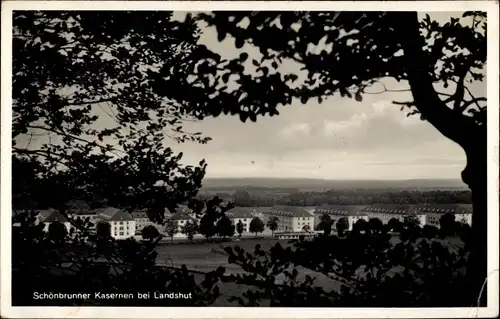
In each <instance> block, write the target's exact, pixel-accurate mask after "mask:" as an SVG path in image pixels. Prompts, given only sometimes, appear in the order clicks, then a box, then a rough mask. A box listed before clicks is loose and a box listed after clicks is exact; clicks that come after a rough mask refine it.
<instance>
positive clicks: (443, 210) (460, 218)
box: [417, 204, 472, 228]
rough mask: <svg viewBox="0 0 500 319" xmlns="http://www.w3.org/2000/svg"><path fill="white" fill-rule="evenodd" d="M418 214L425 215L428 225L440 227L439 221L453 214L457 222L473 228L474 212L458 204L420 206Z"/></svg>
mask: <svg viewBox="0 0 500 319" xmlns="http://www.w3.org/2000/svg"><path fill="white" fill-rule="evenodd" d="M417 209H418V212H419V213H421V214H424V215H425V218H426V222H427V225H431V226H435V227H438V228H439V227H440V226H441V225H440V223H439V220H440V219H441V217H442V216H443V215H445V214H453V215H454V216H455V222H459V223H462V224H468V225H469V226H472V210H471V209H470V208H467V207H464V206H461V205H458V204H442V205H440V204H434V205H432V204H431V205H422V206H419V207H418V208H417Z"/></svg>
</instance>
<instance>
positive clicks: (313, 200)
mask: <svg viewBox="0 0 500 319" xmlns="http://www.w3.org/2000/svg"><path fill="white" fill-rule="evenodd" d="M214 194H215V195H216V196H218V197H220V198H222V199H224V200H227V201H231V202H232V203H233V204H234V205H235V206H242V207H256V206H257V207H258V206H264V207H266V206H267V207H270V206H274V205H289V206H320V205H371V204H375V203H378V204H421V203H428V204H471V203H472V201H471V194H470V191H468V190H455V191H452V190H446V191H445V190H432V191H417V190H411V191H407V190H399V191H397V190H394V191H392V190H391V191H388V190H380V189H361V190H359V189H357V190H344V189H342V190H334V189H332V190H328V191H326V192H294V193H290V194H286V193H285V194H283V191H282V190H281V191H278V192H276V193H275V192H273V190H272V189H270V190H268V191H266V192H251V191H246V190H238V191H235V192H234V193H232V194H231V193H228V192H224V193H222V192H216V193H214ZM209 196H210V195H204V196H200V198H209Z"/></svg>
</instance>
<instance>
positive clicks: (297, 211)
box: [264, 206, 313, 217]
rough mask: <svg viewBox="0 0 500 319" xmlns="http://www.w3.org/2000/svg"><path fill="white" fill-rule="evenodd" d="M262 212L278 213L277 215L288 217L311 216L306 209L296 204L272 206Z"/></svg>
mask: <svg viewBox="0 0 500 319" xmlns="http://www.w3.org/2000/svg"><path fill="white" fill-rule="evenodd" d="M264 214H271V215H278V216H288V217H312V216H313V215H312V214H310V213H309V212H308V211H306V210H305V209H303V208H302V207H296V206H274V207H271V208H270V209H269V210H268V211H267V212H264Z"/></svg>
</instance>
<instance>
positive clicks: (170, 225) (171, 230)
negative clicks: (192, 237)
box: [165, 220, 179, 241]
mask: <svg viewBox="0 0 500 319" xmlns="http://www.w3.org/2000/svg"><path fill="white" fill-rule="evenodd" d="M178 231H179V224H178V223H177V221H176V220H169V221H168V222H167V224H166V225H165V232H166V233H167V235H168V236H170V239H171V240H172V241H173V240H174V235H175V234H177V232H178Z"/></svg>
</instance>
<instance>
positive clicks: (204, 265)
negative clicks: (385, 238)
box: [157, 236, 462, 306]
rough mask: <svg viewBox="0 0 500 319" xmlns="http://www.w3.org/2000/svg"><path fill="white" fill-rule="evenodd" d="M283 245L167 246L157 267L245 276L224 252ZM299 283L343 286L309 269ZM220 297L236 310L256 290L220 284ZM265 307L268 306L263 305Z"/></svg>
mask: <svg viewBox="0 0 500 319" xmlns="http://www.w3.org/2000/svg"><path fill="white" fill-rule="evenodd" d="M391 241H393V242H398V241H399V238H398V237H397V236H394V237H393V238H392V240H391ZM444 242H445V243H448V244H449V246H450V247H451V246H460V245H461V244H462V243H461V241H460V240H459V239H458V238H447V239H445V240H444ZM276 243H280V244H281V245H282V246H287V245H290V244H289V240H277V239H256V240H242V241H238V242H228V243H204V244H183V245H168V246H160V247H157V252H158V258H157V260H158V264H161V265H167V266H174V267H180V266H181V265H183V264H184V265H186V267H187V268H188V269H190V270H195V271H201V272H208V271H212V270H215V269H217V268H218V267H220V266H223V267H225V269H226V273H232V274H238V273H244V270H242V269H241V268H240V267H239V266H237V265H234V264H229V263H228V257H227V255H226V253H225V251H224V247H227V246H231V247H234V246H240V247H241V248H243V249H245V251H247V252H253V249H254V247H255V245H257V244H260V245H261V247H262V249H263V250H264V251H267V250H269V249H270V248H271V246H273V245H275V244H276ZM298 270H299V275H298V280H299V281H302V280H304V279H305V276H306V275H310V276H311V277H313V278H314V277H315V278H316V281H315V284H316V285H318V286H321V287H323V288H324V289H325V290H327V291H328V290H339V289H340V283H339V282H337V281H335V280H332V279H330V278H328V277H326V276H324V275H322V274H318V273H316V272H313V271H311V270H309V269H304V268H298ZM203 277H204V276H203V275H202V274H199V275H198V274H197V275H195V278H197V279H198V280H199V281H200V282H201V281H202V280H203ZM283 279H284V276H283V275H280V276H278V277H276V283H280V282H282V281H283ZM219 287H220V293H221V296H220V297H219V298H218V299H217V301H216V303H215V304H214V306H237V304H236V303H230V302H229V301H228V300H227V299H228V298H229V297H234V296H241V295H242V294H243V293H244V292H246V291H247V290H248V289H251V290H254V289H255V288H253V287H250V286H244V285H238V284H234V283H219ZM262 306H266V304H263V305H262Z"/></svg>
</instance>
